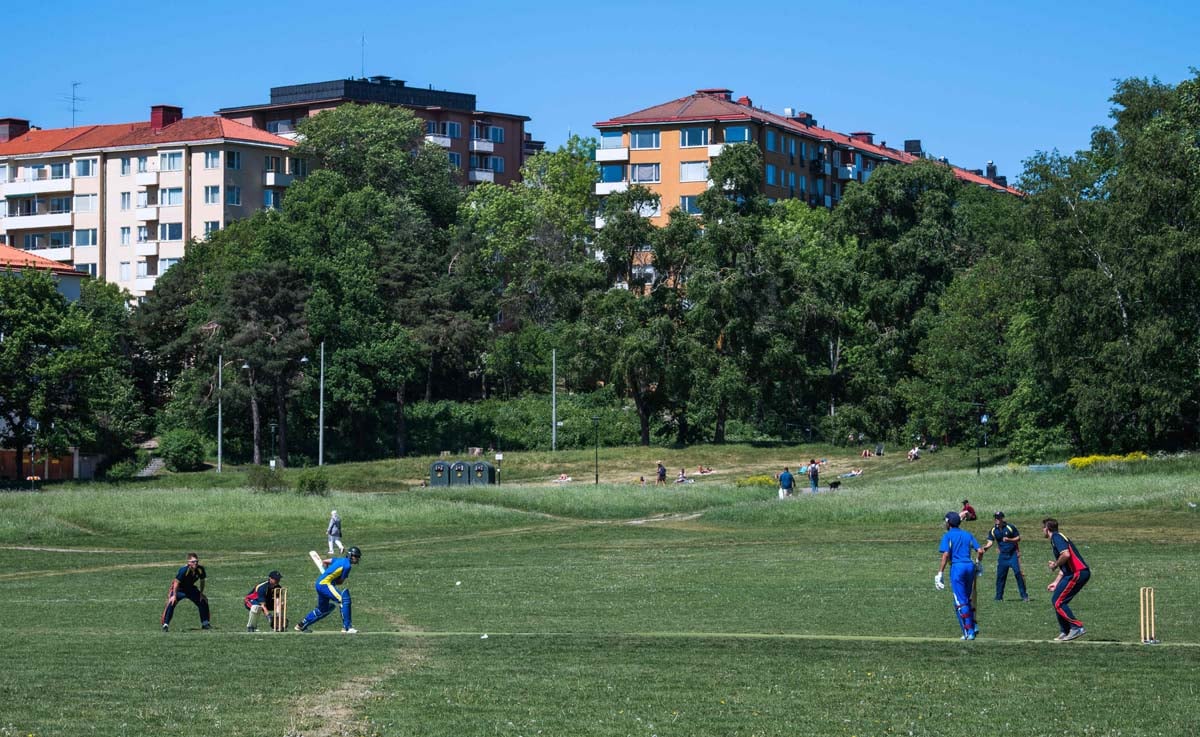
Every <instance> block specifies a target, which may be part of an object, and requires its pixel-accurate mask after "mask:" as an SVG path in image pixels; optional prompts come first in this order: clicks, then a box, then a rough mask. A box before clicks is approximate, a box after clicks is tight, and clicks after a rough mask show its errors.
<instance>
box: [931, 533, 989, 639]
mask: <svg viewBox="0 0 1200 737" xmlns="http://www.w3.org/2000/svg"><path fill="white" fill-rule="evenodd" d="M945 524H946V534H944V535H942V542H941V545H939V546H938V552H939V553H941V554H942V562H941V565H940V566H939V567H938V572H937V575H936V576H934V577H933V586H934V588H936V589H937V590H938V591H941V590H942V589H944V588H946V584H945V582H944V581H943V579H942V576H943V573H944V572H945V570H946V564H949V565H950V591H951V593H953V594H954V611H955V614H956V615H957V616H958V626H959V628H960V629H961V630H962V639H964V640H974V639H975V636H976V635H977V634H979V622H978V620H976V619H975V605H974V603H973V596H974V593H975V574H976V570H977V569H976V564H975V559H974V555H975V554H976V553H982V552H983V550H982V548H980V547H979V543H978V542H976V541H975V536H974V535H972V534H971V533H969V532H967V531H966V530H964V529H962V528H961V527H959V525H960V524H962V518H961V517H959V516H958V512H947V513H946V517H945Z"/></svg>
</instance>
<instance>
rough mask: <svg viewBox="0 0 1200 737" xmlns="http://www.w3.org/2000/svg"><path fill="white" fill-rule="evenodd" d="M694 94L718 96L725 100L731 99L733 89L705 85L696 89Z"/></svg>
mask: <svg viewBox="0 0 1200 737" xmlns="http://www.w3.org/2000/svg"><path fill="white" fill-rule="evenodd" d="M696 94H697V95H709V96H710V97H719V98H721V99H722V100H725V101H726V102H728V101H730V100H732V99H733V90H727V89H725V88H724V87H705V88H704V89H701V90H696Z"/></svg>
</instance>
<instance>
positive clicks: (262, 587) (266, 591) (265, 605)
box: [242, 571, 286, 632]
mask: <svg viewBox="0 0 1200 737" xmlns="http://www.w3.org/2000/svg"><path fill="white" fill-rule="evenodd" d="M281 578H283V575H282V574H281V573H280V572H279V571H271V572H270V573H268V574H267V580H266V581H263V582H262V583H260V584H258V585H257V586H255V587H254V588H252V589H250V593H248V594H246V598H245V599H243V600H242V603H243V604H245V605H246V608H247V609H249V610H250V619H249V620H247V621H246V631H247V632H257V631H258V627H255V626H254V620H256V619H258V613H259V612H266V613H267V624H269V625H273V624H274V623H275V590H276V589H278V588H279V580H280V579H281ZM281 626H286V623H285V624H283V625H281Z"/></svg>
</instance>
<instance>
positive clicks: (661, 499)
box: [0, 448, 1200, 737]
mask: <svg viewBox="0 0 1200 737" xmlns="http://www.w3.org/2000/svg"><path fill="white" fill-rule="evenodd" d="M678 452H679V453H681V454H683V453H690V454H693V455H689V456H686V459H687V461H689V462H688V464H687V467H689V468H692V467H694V466H695V465H697V464H698V463H701V462H703V463H705V464H706V465H713V466H714V467H715V468H717V469H718V471H719V472H723V475H720V474H718V475H716V478H714V477H706V478H704V479H701V480H700V481H698V482H697V483H695V484H690V485H686V486H684V485H681V486H670V487H667V488H666V489H662V488H659V489H655V488H654V487H652V486H651V487H647V488H642V487H640V486H635V485H632V484H629V483H626V482H621V483H615V482H613V481H609V482H608V483H601V484H600V485H599V486H595V485H593V484H587V483H580V482H578V481H577V482H573V483H572V484H568V485H563V486H558V485H553V484H549V483H547V482H546V480H545V479H546V478H547V477H548V476H549V474H546V473H544V472H543V471H544V468H543V467H544V466H546V465H547V464H548V462H547V460H546V459H543V458H536V459H527V460H522V459H521V458H520V457H518V458H516V459H514V465H515V466H518V467H523V468H524V469H525V472H526V473H528V474H529V476H530V478H532V479H537V482H536V483H530V484H511V485H509V484H506V485H504V486H502V487H500V488H498V489H497V488H494V487H492V488H487V487H484V488H479V487H451V488H443V489H419V490H417V489H413V490H411V491H409V492H407V493H390V492H392V491H393V490H390V489H384V488H382V487H384V486H386V484H385V483H384V481H383V480H384V479H386V478H389V477H392V476H395V475H396V473H397V471H396V469H395V468H389V467H381V468H375V467H368V466H362V467H356V468H357V469H358V471H359V472H360V474H361V476H362V478H363V482H362V483H358V482H356V481H355V474H354V473H352V472H351V471H350V470H348V469H346V468H343V467H335V468H331V469H330V471H331V477H336V478H339V479H342V480H343V481H341V482H340V483H339V484H335V489H339V490H338V491H335V492H334V493H333V494H331V495H330V496H329V497H326V498H320V497H315V498H314V497H301V496H297V495H295V494H290V493H289V494H255V493H251V492H249V491H248V490H246V489H244V488H238V487H236V486H234V485H233V484H231V483H229V482H227V481H226V480H225V479H218V480H217V482H215V483H211V484H209V483H208V482H209V481H211V480H212V477H215V476H216V474H208V475H204V474H188V475H180V476H176V477H172V479H171V480H170V481H169V482H168V484H167V485H169V486H172V487H173V488H163V486H164V485H159V484H155V485H149V484H138V485H128V486H122V487H109V486H102V485H101V486H82V485H80V486H68V487H61V488H58V489H53V490H50V491H47V492H43V493H40V494H31V493H8V494H0V556H3V560H4V563H5V565H4V566H3V567H2V568H0V649H3V651H4V652H5V654H6V655H7V658H6V665H5V667H4V668H2V669H0V703H3V704H4V708H3V709H0V737H9V736H10V735H13V736H15V735H36V736H37V737H47V736H49V735H90V734H98V735H99V734H103V735H161V734H165V733H168V732H169V733H176V734H188V735H214V736H215V735H222V736H226V735H251V734H254V735H261V734H279V735H340V734H347V735H433V736H438V737H442V736H444V737H451V736H457V735H474V734H503V735H536V734H539V733H540V734H544V735H551V734H556V735H566V734H569V735H604V736H608V735H613V736H616V735H647V737H649V736H650V735H660V736H665V735H686V736H691V735H859V736H861V735H885V734H896V735H900V734H903V735H909V734H912V735H975V734H977V733H978V732H979V731H981V730H995V731H997V732H1001V733H1003V734H1006V735H1044V734H1056V733H1057V734H1087V735H1118V734H1120V735H1183V734H1194V733H1197V731H1200V723H1198V721H1197V717H1196V716H1195V714H1196V710H1195V708H1194V703H1195V699H1196V698H1197V696H1198V694H1197V690H1198V688H1197V681H1196V679H1195V677H1194V675H1193V673H1194V671H1195V669H1196V668H1197V667H1200V637H1197V632H1198V631H1200V629H1198V628H1200V614H1197V612H1196V610H1195V607H1194V602H1195V593H1196V591H1197V590H1200V571H1198V570H1197V566H1196V561H1197V560H1200V555H1198V554H1200V514H1198V513H1197V512H1198V510H1197V508H1193V507H1190V506H1188V502H1192V503H1200V474H1197V473H1196V471H1197V469H1196V464H1195V462H1194V461H1190V460H1186V459H1185V460H1178V459H1175V460H1168V461H1155V462H1152V463H1147V464H1140V465H1141V466H1143V467H1150V468H1153V469H1155V471H1153V472H1151V471H1146V470H1145V468H1139V469H1138V470H1137V471H1136V472H1123V471H1113V470H1101V471H1096V472H1090V473H1083V474H1081V473H1074V472H1049V473H1027V472H1014V471H1011V470H1009V469H1007V468H1006V467H1004V466H1003V465H1001V464H1000V462H999V460H998V459H993V462H991V463H989V464H988V467H987V468H985V469H984V472H983V473H982V474H981V475H978V476H977V475H976V474H975V470H974V457H973V456H972V457H970V458H966V457H965V456H963V455H962V454H956V453H949V452H946V453H939V454H937V456H936V457H935V458H936V462H931V463H925V460H924V459H923V460H922V461H921V462H918V463H916V464H908V463H906V462H904V460H903V456H900V457H899V459H898V460H895V461H893V460H891V458H890V457H885V458H883V459H872V460H874V461H878V463H876V464H875V465H873V466H871V467H869V470H868V472H867V473H866V474H865V475H864V476H863V477H861V478H859V479H851V480H849V481H847V482H845V485H844V487H843V488H842V489H841V490H840V491H838V492H837V493H832V494H819V495H817V496H810V495H807V494H805V495H801V496H800V497H797V498H795V499H792V500H788V501H786V502H779V501H777V500H775V499H774V498H773V496H774V490H773V489H771V488H764V487H738V486H735V485H734V483H733V482H734V481H735V480H737V479H738V478H744V477H745V476H747V475H750V472H751V471H754V470H756V469H760V468H761V469H762V470H763V471H764V472H770V471H771V470H773V469H774V468H775V466H777V465H778V466H780V467H781V466H782V464H783V463H784V462H787V461H788V460H790V459H792V458H796V457H799V456H801V455H804V454H807V452H808V451H807V450H804V449H794V448H791V449H789V448H742V449H741V453H742V454H741V455H740V456H739V455H737V454H731V455H728V456H721V455H718V451H716V450H711V449H689V450H687V451H678ZM647 453H648V454H650V455H645V454H647ZM720 453H721V454H724V453H731V451H729V449H720ZM667 454H668V452H667V451H663V450H661V449H658V450H643V449H634V450H629V451H628V452H627V454H626V455H627V456H628V457H625V458H623V459H622V460H620V461H619V462H620V463H623V464H627V465H628V467H629V468H639V467H640V466H641V464H643V463H644V462H645V461H647V460H648V461H649V462H650V464H653V462H654V461H655V460H657V459H658V457H659V456H664V455H667ZM546 455H548V454H546ZM830 456H832V453H830ZM508 457H509V456H508V454H506V462H507V459H508ZM618 457H620V454H619V453H617V452H616V451H614V455H613V458H614V460H613V461H612V462H613V463H614V464H615V463H618V461H617V460H615V459H617V458H618ZM714 458H720V460H711V459H714ZM684 459H685V456H683V455H678V456H674V457H672V458H670V459H668V458H663V460H664V461H667V462H668V463H671V465H675V464H676V463H679V464H683V463H684ZM551 460H554V459H551ZM590 460H591V459H590V458H583V457H579V458H575V457H572V456H567V455H566V454H564V458H563V461H564V462H565V463H566V464H567V468H571V466H570V464H571V463H578V464H583V463H584V462H586V461H590ZM830 460H831V462H832V463H833V464H841V463H850V462H852V460H851V459H849V458H834V457H831V458H830ZM393 463H394V462H393ZM380 465H381V466H382V464H380ZM864 465H865V464H864ZM568 472H573V471H568ZM615 473H616V472H614V476H615ZM620 473H621V474H622V475H623V476H627V475H628V473H627V471H626V470H624V467H622V470H621V471H620ZM580 475H582V474H580ZM828 476H832V474H829V475H827V478H828ZM227 478H229V479H232V478H236V476H235V474H228V475H227ZM576 478H579V476H578V475H577V476H576ZM589 478H590V477H589ZM604 478H605V477H604V476H603V475H602V480H604ZM181 480H182V481H183V484H182V485H181V483H180V481H181ZM206 484H207V485H206ZM227 484H228V485H227ZM396 488H397V489H398V488H399V487H396ZM384 492H388V493H384ZM964 497H967V498H970V499H971V500H972V503H973V504H974V505H975V506H976V507H977V508H978V509H979V511H980V513H981V514H982V515H984V517H990V516H991V514H990V512H991V511H994V510H995V509H1003V510H1004V511H1005V512H1007V514H1008V519H1009V520H1010V521H1011V522H1013V523H1015V524H1016V525H1017V526H1018V527H1019V528H1020V529H1021V531H1022V533H1023V534H1024V536H1025V541H1024V543H1023V544H1022V548H1023V554H1024V560H1025V565H1026V574H1027V578H1028V581H1029V583H1030V589H1031V594H1032V596H1033V598H1034V601H1032V602H1030V603H1028V604H1024V603H1022V602H1020V601H1019V600H1016V591H1015V584H1014V583H1013V582H1012V581H1010V582H1009V588H1008V592H1009V593H1008V600H1006V601H1004V602H994V601H992V598H991V594H992V590H993V581H994V575H993V570H994V569H993V568H992V567H991V566H992V564H993V563H994V557H993V556H989V558H988V561H987V562H988V571H987V573H986V574H985V576H984V578H983V579H981V581H982V584H981V589H980V606H979V616H980V621H981V627H982V635H981V639H979V640H977V641H976V642H974V643H963V642H960V641H958V639H957V625H956V624H955V622H954V618H953V614H952V612H951V604H950V599H949V596H948V594H947V593H946V592H942V593H938V592H935V591H934V590H933V586H932V576H933V573H934V572H935V571H936V568H937V555H936V546H937V540H938V538H939V536H940V534H941V529H940V526H939V524H938V521H939V520H940V518H941V515H942V514H943V513H944V512H945V511H947V510H949V509H954V508H957V504H958V502H960V501H961V500H962V499H963V498H964ZM333 507H336V508H337V509H338V511H339V512H340V513H341V515H342V517H343V519H344V520H345V528H346V536H347V540H348V541H349V542H352V543H353V544H357V545H360V546H362V547H363V549H364V557H363V560H362V563H361V565H360V566H359V567H357V568H356V569H355V571H354V573H353V575H352V576H351V579H350V588H351V590H352V591H353V599H354V606H355V626H356V627H358V628H359V629H360V630H362V632H361V633H360V634H359V635H356V636H344V635H341V634H340V633H338V632H337V631H336V630H337V629H338V627H339V626H340V625H339V624H338V623H336V622H335V620H336V615H335V616H331V617H330V618H328V619H326V620H324V621H322V622H320V623H318V624H317V625H316V627H315V629H316V630H317V632H316V633H314V634H312V635H299V634H295V633H290V632H289V633H287V634H280V635H276V634H271V633H260V634H257V635H250V634H247V633H245V632H244V628H245V621H246V615H245V610H244V609H243V608H242V606H241V597H242V595H243V594H244V593H245V592H246V591H247V590H248V589H249V587H250V586H251V585H253V584H254V583H256V582H257V581H258V580H260V579H261V577H262V576H263V574H264V573H265V572H266V571H267V570H269V569H271V568H279V569H280V570H282V571H283V573H284V584H285V585H287V586H288V588H289V589H290V592H291V602H292V603H291V606H292V612H291V616H292V619H293V620H294V619H296V618H297V617H298V616H300V615H301V614H302V613H303V611H305V610H306V609H307V608H309V607H311V606H312V604H313V599H314V597H313V594H312V588H311V585H312V579H313V574H314V571H313V569H312V565H311V563H309V561H308V559H307V556H306V554H305V551H307V550H309V549H310V548H320V549H322V550H323V547H322V546H323V545H324V538H323V531H324V525H325V521H326V520H327V518H328V513H329V509H330V508H333ZM1050 514H1052V515H1055V516H1057V517H1059V518H1060V519H1061V520H1062V523H1063V529H1064V532H1066V533H1067V534H1068V535H1070V536H1071V537H1072V538H1073V539H1075V540H1076V542H1077V543H1078V544H1079V545H1080V546H1081V548H1082V551H1083V553H1084V555H1085V556H1086V557H1087V559H1088V561H1089V562H1090V563H1091V565H1092V567H1093V570H1094V571H1095V574H1094V577H1093V581H1092V583H1091V584H1089V586H1088V588H1086V589H1085V590H1084V591H1083V593H1081V594H1080V596H1079V598H1078V599H1077V600H1076V611H1077V613H1079V614H1080V615H1081V616H1082V617H1083V619H1084V620H1085V622H1086V624H1087V627H1088V630H1089V634H1088V636H1087V637H1086V638H1084V639H1083V640H1081V641H1078V642H1075V643H1051V642H1048V640H1049V638H1050V637H1052V636H1053V635H1054V634H1056V632H1057V630H1056V625H1055V624H1054V618H1053V614H1052V612H1051V610H1050V606H1049V603H1048V599H1047V596H1048V595H1047V593H1046V591H1045V589H1044V586H1045V583H1046V582H1047V581H1048V580H1049V575H1048V572H1047V571H1046V570H1045V560H1046V559H1047V558H1048V557H1049V550H1048V545H1047V543H1046V541H1045V540H1044V539H1042V538H1041V535H1040V530H1039V525H1038V521H1039V520H1040V519H1041V517H1042V516H1045V515H1050ZM987 525H988V522H987V521H986V520H985V519H980V520H979V521H977V522H975V523H972V524H971V525H969V528H970V529H971V530H972V531H973V532H974V533H975V534H976V535H977V536H978V537H980V539H982V536H983V534H985V533H986V530H987ZM189 550H195V551H196V552H198V553H199V554H200V556H201V560H202V562H203V563H204V565H205V566H206V567H207V569H208V572H209V577H210V580H209V586H208V592H209V595H210V599H211V602H212V607H213V621H214V623H215V625H216V629H215V631H213V632H201V631H200V630H199V628H198V620H197V617H196V610H195V608H194V607H193V606H192V605H191V604H190V603H186V602H185V603H182V604H180V606H179V607H178V609H177V612H176V617H175V622H174V625H173V627H172V632H171V633H169V634H165V635H164V634H162V633H161V632H159V631H158V626H157V620H158V616H159V613H160V611H161V609H162V604H163V597H164V595H165V591H166V588H167V585H168V583H169V581H170V578H171V575H172V574H173V572H174V570H175V569H176V568H177V567H178V566H179V565H181V564H182V561H183V556H184V554H185V553H186V552H188V551H189ZM1146 585H1151V586H1154V587H1155V588H1156V591H1157V599H1158V601H1157V603H1158V629H1159V633H1160V637H1161V638H1162V639H1163V640H1164V644H1163V645H1160V646H1157V647H1146V646H1141V645H1137V644H1133V643H1134V640H1136V638H1137V628H1138V611H1137V607H1138V603H1137V602H1138V597H1137V589H1138V587H1140V586H1146ZM484 634H487V635H488V637H487V638H486V639H485V638H483V637H482V635H484Z"/></svg>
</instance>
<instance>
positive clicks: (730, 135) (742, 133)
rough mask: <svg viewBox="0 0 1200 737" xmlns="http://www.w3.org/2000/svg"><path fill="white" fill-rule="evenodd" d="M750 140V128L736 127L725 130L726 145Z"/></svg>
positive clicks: (744, 126) (745, 126)
mask: <svg viewBox="0 0 1200 737" xmlns="http://www.w3.org/2000/svg"><path fill="white" fill-rule="evenodd" d="M749 140H750V126H747V125H734V126H730V127H729V128H726V129H725V143H744V142H746V141H749Z"/></svg>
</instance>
